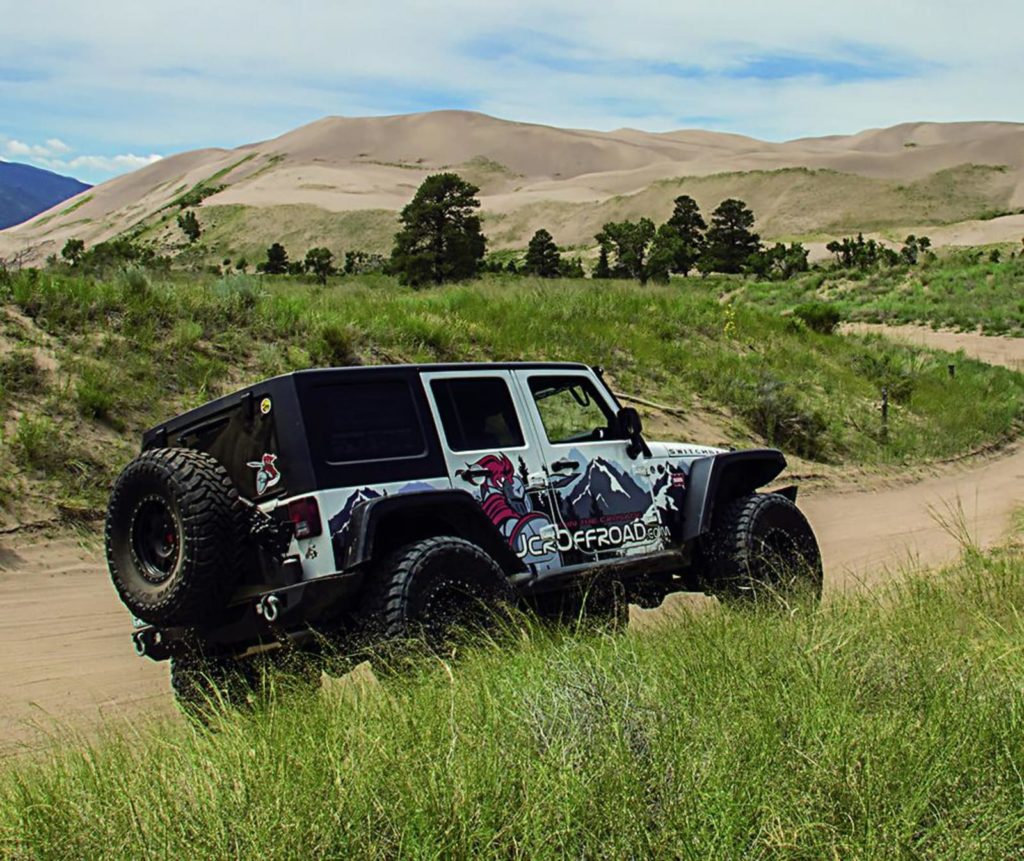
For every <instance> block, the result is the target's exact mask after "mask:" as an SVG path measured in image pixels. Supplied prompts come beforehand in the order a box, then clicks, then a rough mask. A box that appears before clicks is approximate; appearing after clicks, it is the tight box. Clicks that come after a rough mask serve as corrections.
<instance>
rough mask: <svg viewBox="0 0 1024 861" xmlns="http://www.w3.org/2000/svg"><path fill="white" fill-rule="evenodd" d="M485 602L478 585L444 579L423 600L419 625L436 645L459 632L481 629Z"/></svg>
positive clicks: (419, 613) (485, 616)
mask: <svg viewBox="0 0 1024 861" xmlns="http://www.w3.org/2000/svg"><path fill="white" fill-rule="evenodd" d="M482 598H483V596H482V595H481V594H480V589H479V587H477V586H475V584H473V583H470V582H468V581H465V580H461V579H449V578H444V579H442V580H439V581H437V582H436V583H434V584H433V586H432V588H431V589H430V590H429V592H427V593H426V594H425V595H424V596H423V598H422V603H421V605H420V610H419V612H418V613H417V614H416V616H417V619H416V621H417V622H418V623H419V624H420V625H421V626H422V628H423V630H424V633H425V634H426V635H427V637H428V638H429V639H431V640H434V641H437V640H441V639H444V638H445V637H447V636H448V635H449V634H451V633H452V632H454V631H455V630H456V629H459V628H471V627H479V626H482V625H483V624H484V623H485V621H486V618H487V614H486V612H485V610H484V604H483V600H482Z"/></svg>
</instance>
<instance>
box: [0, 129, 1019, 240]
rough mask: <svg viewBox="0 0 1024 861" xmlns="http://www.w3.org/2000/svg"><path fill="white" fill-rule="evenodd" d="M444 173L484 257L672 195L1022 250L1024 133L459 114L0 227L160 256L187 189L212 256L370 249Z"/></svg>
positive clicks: (170, 165) (778, 218)
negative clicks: (465, 208)
mask: <svg viewBox="0 0 1024 861" xmlns="http://www.w3.org/2000/svg"><path fill="white" fill-rule="evenodd" d="M972 166H973V167H972ZM440 169H452V170H456V171H458V172H459V173H461V174H463V175H464V176H466V177H467V178H468V179H470V180H471V181H473V182H475V183H476V184H478V185H479V186H480V187H481V190H482V195H481V197H482V202H483V211H484V214H485V217H486V218H487V220H488V224H489V225H490V233H491V235H492V246H493V247H503V246H504V247H518V246H522V245H523V244H525V241H526V239H527V238H528V237H529V235H530V234H531V233H532V231H533V230H535V229H536V228H537V227H539V226H546V227H548V228H550V229H551V230H552V231H553V232H554V234H555V236H556V239H558V241H559V242H560V243H561V244H563V245H578V244H588V243H590V242H591V240H592V237H593V233H594V231H595V226H596V227H597V228H599V227H600V225H601V224H602V223H603V222H604V221H606V220H608V219H609V218H616V217H637V216H639V215H649V216H651V217H653V218H658V219H660V218H663V217H665V216H666V215H667V214H668V212H669V211H670V210H671V201H672V199H673V197H675V196H676V195H678V194H681V193H690V194H692V195H693V196H694V197H696V198H697V200H698V202H699V203H701V205H702V207H703V208H705V209H711V208H713V207H714V206H715V205H717V203H718V202H719V201H720V200H722V199H723V198H724V197H726V196H730V195H733V196H741V197H743V198H744V199H745V200H747V201H748V202H749V203H750V204H751V206H752V207H753V208H754V210H755V212H757V213H758V216H759V229H760V230H761V232H762V233H763V234H764V235H765V236H766V237H769V238H775V237H779V236H788V235H808V234H815V233H821V232H828V233H840V232H844V231H846V232H848V231H851V230H857V229H864V230H873V229H885V228H892V229H898V228H900V227H901V226H903V225H914V226H918V227H920V226H921V225H924V226H928V225H939V224H956V223H959V222H965V221H970V220H976V221H977V223H976V224H974V225H972V226H971V227H970V228H969V229H967V230H965V231H963V233H962V234H960V233H957V232H956V231H955V230H947V231H946V233H944V234H943V237H944V239H946V240H947V241H948V242H949V243H950V244H957V243H958V242H959V241H960V240H961V239H963V240H965V241H968V240H969V241H970V242H972V243H984V242H989V241H999V242H1001V241H1011V240H1013V241H1016V239H1017V238H1018V237H1017V234H1018V233H1019V232H1020V228H1019V221H1013V222H1011V223H1010V224H1008V225H1007V224H1004V223H1003V222H1004V221H1005V219H1003V218H998V217H996V218H993V216H994V215H996V214H999V213H1016V212H1017V211H1018V210H1021V209H1022V208H1024V125H1022V124H1012V123H985V122H976V123H948V124H936V123H914V124H905V125H900V126H894V127H893V128H889V129H876V130H870V131H865V132H861V133H859V134H856V135H852V136H832V137H824V138H809V139H801V140H794V141H789V142H786V143H768V142H764V141H758V140H754V139H752V138H746V137H742V136H739V135H732V134H723V133H716V132H706V131H678V132H668V133H657V134H656V133H650V132H643V131H639V130H635V129H619V130H617V131H612V132H598V131H588V130H581V129H559V128H553V127H550V126H540V125H532V124H528V123H517V122H509V121H506V120H500V119H495V118H493V117H489V116H485V115H483V114H477V113H470V112H465V111H439V112H434V113H427V114H411V115H403V116H393V117H372V118H354V119H353V118H342V117H327V118H325V119H322V120H319V121H317V122H314V123H311V124H309V125H307V126H303V127H301V128H299V129H296V130H294V131H291V132H288V133H287V134H284V135H282V136H281V137H278V138H275V139H273V140H269V141H264V142H261V143H256V144H250V145H246V146H242V147H239V148H238V149H235V150H221V149H205V150H196V151H194V152H188V153H182V154H179V155H174V156H170V157H168V158H165V159H163V160H162V161H160V162H158V163H156V164H153V165H150V166H148V167H144V168H142V169H141V170H138V171H136V172H134V173H131V174H128V175H126V176H122V177H118V178H116V179H114V180H111V181H110V182H107V183H104V184H102V185H100V186H97V187H96V188H94V189H91V190H90V191H89V192H87V193H85V194H83V195H80V196H79V197H77V198H74V199H72V200H70V201H66V202H65V203H63V204H61V205H60V206H59V207H56V208H54V209H53V210H50V211H49V212H47V213H44V214H42V215H40V216H38V217H37V218H35V219H33V220H32V221H30V222H28V223H26V224H23V225H19V226H18V227H16V228H12V229H10V230H7V231H3V232H0V254H5V253H10V252H11V251H12V250H15V249H18V248H24V247H33V248H35V249H36V256H37V258H38V257H42V256H45V255H46V254H49V253H53V252H55V251H59V250H60V247H62V245H63V243H64V242H65V241H66V240H67V239H68V238H69V237H72V236H75V237H80V238H82V239H85V240H86V242H87V243H93V242H97V241H101V240H104V239H108V238H111V237H113V236H115V235H118V234H120V233H123V232H125V231H127V230H130V229H134V230H136V231H138V232H140V233H141V235H142V236H144V237H146V238H148V239H152V240H154V241H156V242H157V243H158V244H163V245H165V246H168V247H170V246H171V245H173V244H174V243H176V242H180V241H181V238H182V237H181V236H180V233H179V232H178V231H177V228H176V227H175V226H174V217H175V216H176V214H177V212H178V206H177V204H176V201H177V200H178V199H179V198H180V197H181V195H183V194H185V193H187V192H189V191H190V190H193V189H202V190H204V194H206V195H207V196H205V199H204V200H203V202H202V205H201V210H202V211H201V213H200V217H201V221H202V222H203V223H204V225H205V226H207V227H209V228H210V229H209V230H208V231H207V238H206V240H205V241H207V242H208V243H209V244H210V248H209V250H210V252H211V253H214V252H217V253H221V252H223V253H230V252H233V251H242V252H245V251H247V250H252V249H255V248H257V247H258V245H259V244H260V243H263V242H264V241H265V240H266V239H267V238H268V237H270V238H271V239H274V238H276V237H275V236H274V235H273V229H274V227H275V226H276V227H277V229H279V230H280V229H281V226H282V225H284V224H288V225H289V226H291V227H292V228H293V229H294V234H295V241H296V242H299V241H306V240H308V239H311V238H316V237H320V238H321V241H323V239H324V237H331V238H333V239H334V240H335V241H336V242H338V243H341V244H343V245H346V246H347V247H349V248H351V247H353V244H354V243H355V242H357V241H358V242H362V243H363V244H364V246H373V245H378V246H379V245H383V244H386V242H387V240H388V239H389V238H390V232H391V230H392V227H393V221H394V213H395V212H396V211H397V210H399V209H400V208H401V207H402V206H403V205H404V204H405V203H407V202H408V200H409V199H410V198H411V196H412V194H413V191H414V190H415V188H416V186H417V185H418V184H419V183H420V182H421V181H422V179H423V178H424V177H425V176H427V175H428V174H429V173H431V172H436V171H438V170H440ZM780 171H781V173H780ZM283 206H287V207H289V209H288V210H278V207H283ZM240 213H241V214H240ZM338 213H345V214H349V215H351V214H353V213H369V217H370V219H371V221H372V220H374V219H375V222H374V223H375V224H376V227H375V229H374V231H372V232H371V233H369V234H368V235H366V236H361V235H359V234H358V231H357V233H356V234H349V233H348V232H347V223H348V222H342V223H341V224H340V227H339V226H338V225H337V224H336V225H335V229H334V230H333V231H331V230H329V229H328V228H327V227H325V226H324V224H325V223H326V224H330V219H329V218H325V216H327V215H329V214H338ZM286 215H287V216H288V217H287V218H286V217H285V216H286ZM979 217H981V218H982V219H983V220H978V219H979ZM259 225H265V227H264V228H260V226H259ZM332 233H333V234H336V235H334V236H331V234H332ZM337 234H340V235H337ZM247 243H248V244H249V245H251V246H252V249H250V248H247V247H246V246H247ZM264 247H265V246H264ZM360 247H363V246H360ZM304 250H305V248H295V249H292V251H293V253H301V252H303V251H304Z"/></svg>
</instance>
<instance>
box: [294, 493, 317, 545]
mask: <svg viewBox="0 0 1024 861" xmlns="http://www.w3.org/2000/svg"><path fill="white" fill-rule="evenodd" d="M288 519H289V520H290V521H291V522H292V524H293V525H294V526H295V537H296V538H315V537H316V536H317V535H319V534H320V533H321V532H323V527H321V525H320V506H319V505H317V501H316V497H315V496H305V497H303V498H302V499H293V500H292V501H291V502H289V503H288Z"/></svg>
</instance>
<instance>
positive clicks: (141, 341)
mask: <svg viewBox="0 0 1024 861" xmlns="http://www.w3.org/2000/svg"><path fill="white" fill-rule="evenodd" d="M730 283H735V282H730ZM2 289H4V290H5V291H6V292H5V296H6V298H4V299H3V301H4V302H7V303H10V304H11V305H13V306H14V307H15V309H16V310H17V311H19V312H20V313H23V314H26V315H27V316H30V317H32V318H34V321H35V325H36V326H38V327H39V328H41V329H42V330H44V331H45V333H47V334H48V335H49V337H50V339H51V342H52V343H53V345H54V350H55V352H56V354H57V359H58V361H59V363H60V368H59V370H58V372H57V373H56V374H54V384H55V385H54V386H53V387H51V388H50V389H48V390H45V391H43V392H41V393H38V394H36V395H33V396H32V397H31V398H28V399H25V400H24V401H23V403H21V404H19V405H17V406H18V407H19V408H20V409H22V411H24V412H27V413H28V414H29V415H30V417H32V416H40V415H45V416H48V417H49V419H50V420H52V421H53V423H54V432H55V434H56V435H57V439H58V440H61V441H62V444H63V445H64V446H65V447H66V449H67V450H69V451H72V450H73V451H76V452H77V454H76V455H75V457H74V458H73V460H74V461H75V462H86V463H95V464H100V468H99V469H98V471H97V473H96V474H95V475H94V476H93V477H92V478H93V481H92V482H89V481H86V480H85V477H84V476H82V475H80V474H79V473H75V474H74V475H71V474H68V475H65V474H64V473H63V472H61V470H59V469H56V470H50V471H49V480H52V481H53V482H54V483H55V484H54V486H53V488H51V489H52V490H54V492H56V493H58V494H60V493H67V492H70V491H69V490H68V487H69V486H71V485H73V486H74V487H76V488H79V490H76V491H75V494H76V495H81V494H85V495H86V496H87V497H89V498H91V499H92V500H93V502H94V504H95V505H96V507H97V508H99V507H102V504H103V500H104V497H105V495H106V488H107V487H108V485H109V481H110V479H111V478H112V476H113V475H116V473H117V471H118V470H120V468H121V467H122V466H123V465H124V463H125V462H126V461H127V459H128V457H130V455H131V452H132V450H133V449H135V447H136V446H137V439H138V435H139V433H140V432H141V430H143V429H144V428H146V427H148V426H151V425H154V424H157V423H159V422H160V421H162V420H164V419H165V418H167V417H168V416H172V415H174V414H176V413H178V412H180V411H181V410H183V409H185V408H188V407H192V406H195V405H198V404H200V403H202V402H204V401H206V400H209V399H210V398H212V397H215V396H217V395H220V394H224V393H226V392H228V391H231V390H233V389H236V388H239V387H241V386H242V385H244V384H247V383H250V382H254V381H256V380H258V379H261V378H263V377H266V376H271V375H274V374H278V373H283V372H286V371H290V370H294V369H297V368H302V367H308V366H310V365H317V364H321V365H322V364H340V363H352V362H363V363H390V362H397V361H407V362H428V361H453V360H481V361H489V360H541V359H548V360H571V361H583V362H587V363H590V364H594V365H601V366H603V367H604V368H606V369H607V371H608V373H609V375H610V377H611V379H612V380H613V381H614V383H615V385H616V386H617V387H618V388H619V389H620V390H622V391H625V392H629V393H632V394H637V395H640V396H644V397H648V398H650V399H652V400H655V401H658V402H661V403H667V404H670V405H674V406H676V407H680V408H682V409H684V410H685V409H691V408H694V409H695V408H696V405H697V404H698V402H700V403H701V404H704V405H710V406H712V407H716V408H719V409H721V410H724V411H725V413H726V414H728V415H730V416H732V417H734V418H733V419H732V421H734V422H735V423H736V424H737V425H738V427H737V430H736V433H737V437H738V438H739V439H740V440H742V439H743V438H744V436H745V434H746V433H748V432H751V431H752V432H754V433H756V434H759V435H760V436H761V437H763V438H764V439H765V440H766V441H767V442H768V443H771V444H774V445H778V446H780V447H781V448H783V449H784V450H785V451H787V452H789V453H792V454H798V455H801V456H803V457H806V458H811V459H816V460H821V461H830V462H836V463H848V464H860V465H872V464H892V463H905V462H917V461H922V460H931V459H935V458H943V457H948V456H955V455H960V454H963V453H964V452H967V451H970V450H973V449H976V448H978V447H981V446H985V445H990V444H992V443H998V442H1000V441H1002V440H1005V439H1008V438H1010V437H1011V436H1013V435H1014V434H1015V433H1016V430H1017V428H1018V426H1019V423H1020V420H1021V417H1022V414H1024V378H1022V377H1021V376H1020V375H1018V374H1015V373H1012V372H1010V371H1007V370H1005V369H1000V368H991V367H988V366H986V365H983V364H981V363H978V362H974V361H971V360H968V359H963V358H961V359H958V360H957V365H958V371H957V376H956V379H955V381H950V380H949V379H948V377H947V374H946V364H947V361H948V357H947V356H945V355H943V354H937V353H932V352H930V351H927V350H921V349H918V348H914V347H909V346H899V345H893V344H890V343H888V342H886V341H884V340H882V339H880V338H860V339H857V338H844V337H839V336H834V335H824V334H819V333H816V332H813V331H810V330H808V328H807V327H806V326H804V325H802V324H801V323H799V321H796V320H792V319H784V318H783V317H781V316H780V315H779V314H778V313H777V311H776V310H765V309H761V308H759V307H754V306H753V305H751V304H748V303H735V304H733V305H731V306H729V307H728V308H727V307H723V305H722V304H721V303H720V302H719V300H718V297H717V290H716V287H715V284H714V283H708V282H704V281H701V280H698V279H693V281H690V282H686V283H684V284H673V285H672V286H669V287H664V288H662V287H654V286H647V287H643V288H641V287H639V286H637V285H635V284H631V283H616V282H606V283H600V284H597V283H594V282H592V281H570V280H555V281H544V280H534V279H529V278H514V277H496V278H491V279H487V280H484V281H481V282H477V283H473V284H467V285H455V286H450V287H445V288H443V289H434V290H423V291H415V290H411V289H406V288H401V287H399V286H397V285H396V284H395V282H394V281H393V280H392V279H390V278H387V277H384V276H364V277H356V278H344V279H335V280H334V281H333V282H332V284H331V286H329V287H327V288H319V287H316V286H314V285H312V284H311V283H309V282H308V281H305V280H303V279H287V278H283V279H274V278H266V279H260V278H256V277H251V276H231V277H227V278H222V279H219V280H214V279H212V278H206V279H202V278H200V279H196V278H191V279H187V278H185V277H179V276H172V277H165V278H164V280H154V278H153V277H151V276H149V275H147V274H146V273H144V272H142V271H139V270H131V271H128V272H125V273H123V274H121V275H119V276H117V277H115V278H113V279H112V280H109V281H94V280H91V279H89V278H82V277H75V276H65V275H60V274H53V273H32V272H25V273H20V274H15V275H13V276H11V278H10V279H9V283H8V286H7V287H5V288H2ZM4 374H6V371H5V372H4ZM14 379H16V377H12V381H13V380H14ZM883 386H886V387H888V388H889V390H890V393H891V401H892V408H891V411H890V421H889V427H888V434H887V435H885V434H883V429H882V427H881V422H880V416H879V400H880V392H881V388H882V387H883ZM5 388H7V390H8V395H7V396H6V399H5V404H6V407H5V409H6V410H7V422H8V424H10V422H11V421H13V420H14V419H15V418H16V417H17V415H16V414H15V413H13V412H11V410H13V409H14V408H15V406H16V405H15V404H14V403H13V400H12V398H11V396H10V391H11V386H10V384H9V383H6V384H5ZM703 441H704V442H710V443H720V442H723V440H718V439H716V440H703ZM0 468H3V469H6V470H8V471H9V472H12V473H14V474H17V473H18V472H19V470H20V469H21V464H20V463H19V462H18V461H17V460H16V459H15V458H14V456H13V454H12V453H10V452H9V451H7V452H4V451H0ZM34 490H35V491H38V490H39V488H38V487H34Z"/></svg>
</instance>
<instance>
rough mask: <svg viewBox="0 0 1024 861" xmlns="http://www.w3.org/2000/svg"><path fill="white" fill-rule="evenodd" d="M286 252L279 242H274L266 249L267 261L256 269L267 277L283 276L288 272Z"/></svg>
mask: <svg viewBox="0 0 1024 861" xmlns="http://www.w3.org/2000/svg"><path fill="white" fill-rule="evenodd" d="M289 265H290V264H289V263H288V252H287V251H285V250H284V246H283V245H282V244H281V243H280V242H275V243H274V244H273V245H271V246H270V248H268V249H267V259H266V261H265V262H263V263H260V264H259V265H258V266H257V267H256V268H257V269H258V270H259V271H260V272H266V273H267V275H284V274H286V273H287V272H288V267H289Z"/></svg>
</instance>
